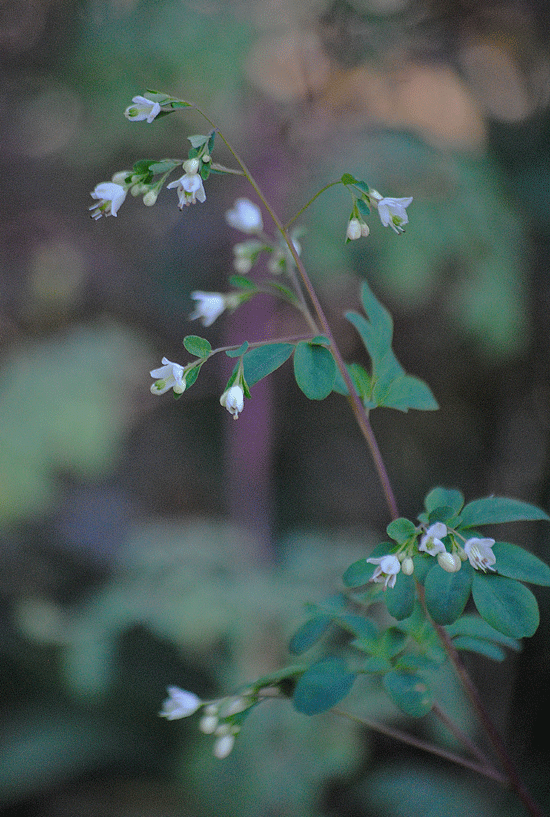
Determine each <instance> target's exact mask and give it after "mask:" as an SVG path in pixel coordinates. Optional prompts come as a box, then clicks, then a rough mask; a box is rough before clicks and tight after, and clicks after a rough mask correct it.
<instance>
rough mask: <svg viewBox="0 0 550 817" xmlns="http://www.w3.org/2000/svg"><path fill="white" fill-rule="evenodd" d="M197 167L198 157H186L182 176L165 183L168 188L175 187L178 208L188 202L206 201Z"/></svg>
mask: <svg viewBox="0 0 550 817" xmlns="http://www.w3.org/2000/svg"><path fill="white" fill-rule="evenodd" d="M199 168H200V162H199V160H198V159H187V160H186V161H185V162H184V163H183V169H184V170H185V173H184V174H183V176H181V177H180V178H179V179H176V180H175V181H173V182H170V184H167V185H166V187H167V189H168V190H170V189H172V188H173V187H176V188H177V190H176V192H177V194H178V198H179V204H178V207H179V208H180V210H183V208H184V207H188V206H189V205H190V204H196V202H197V201H200V202H203V201H206V193H205V192H204V185H203V183H202V177H201V175H200V173H199V172H198V171H199Z"/></svg>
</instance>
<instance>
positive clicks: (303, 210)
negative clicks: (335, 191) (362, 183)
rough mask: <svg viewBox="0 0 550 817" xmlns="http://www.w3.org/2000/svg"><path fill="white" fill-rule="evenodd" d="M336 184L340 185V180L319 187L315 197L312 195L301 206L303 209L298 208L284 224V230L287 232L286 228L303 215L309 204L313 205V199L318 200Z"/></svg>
mask: <svg viewBox="0 0 550 817" xmlns="http://www.w3.org/2000/svg"><path fill="white" fill-rule="evenodd" d="M336 184H342V180H341V179H338V180H337V181H335V182H329V183H328V184H326V185H325V186H324V187H321V189H320V190H318V191H317V193H315V195H314V196H312V197H311V198H310V200H309V201H307V202H306V203H305V204H304V206H303V207H300V209H299V210H298V212H297V213H295V214H294V215H293V216H292V218H291V219H290V221H287V223H286V224H285V230H288V228H289V227H290V225H291V224H294V222H295V221H296V219H297V218H298V216H301V215H302V213H305V211H306V210H307V208H308V207H309V206H310V204H313V202H314V201H315V199H318V198H319V196H320V195H321V194H322V193H324V192H325V190H328V189H329V188H330V187H334V186H335V185H336Z"/></svg>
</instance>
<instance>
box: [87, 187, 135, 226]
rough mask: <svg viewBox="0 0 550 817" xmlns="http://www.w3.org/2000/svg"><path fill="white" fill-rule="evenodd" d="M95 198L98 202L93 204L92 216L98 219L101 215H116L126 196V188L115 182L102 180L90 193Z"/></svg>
mask: <svg viewBox="0 0 550 817" xmlns="http://www.w3.org/2000/svg"><path fill="white" fill-rule="evenodd" d="M90 195H91V197H92V198H93V199H97V200H98V201H97V204H92V206H91V207H89V208H88V209H89V210H92V211H93V212H92V213H91V217H92V218H93V219H95V220H96V221H97V219H98V218H101V216H116V214H117V212H118V209H119V207H120V205H121V204H122V203H123V201H124V199H125V198H126V189H125V188H124V187H122V185H120V184H115V183H114V182H101V183H100V184H96V186H95V188H94V189H93V190H92V192H91V193H90Z"/></svg>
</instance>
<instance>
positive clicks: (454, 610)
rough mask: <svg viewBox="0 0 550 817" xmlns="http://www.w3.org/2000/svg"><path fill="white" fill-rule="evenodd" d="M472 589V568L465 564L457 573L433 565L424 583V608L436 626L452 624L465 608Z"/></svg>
mask: <svg viewBox="0 0 550 817" xmlns="http://www.w3.org/2000/svg"><path fill="white" fill-rule="evenodd" d="M471 588H472V568H471V567H470V565H469V564H468V563H467V562H465V563H464V564H463V565H462V567H461V568H460V570H459V571H458V572H457V573H447V571H446V570H443V568H441V567H440V566H439V565H438V564H435V565H434V566H433V567H432V569H431V570H430V572H429V573H428V575H427V576H426V581H425V582H424V589H425V591H426V606H427V608H428V612H429V614H430V615H431V617H432V618H433V620H434V621H435V622H436V624H452V623H453V621H456V620H457V618H459V616H461V615H462V611H463V610H464V607H465V606H466V602H467V601H468V599H469V597H470V591H471Z"/></svg>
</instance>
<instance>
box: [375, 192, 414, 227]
mask: <svg viewBox="0 0 550 817" xmlns="http://www.w3.org/2000/svg"><path fill="white" fill-rule="evenodd" d="M412 200H413V197H412V196H408V197H407V198H404V199H392V198H383V199H380V200H379V201H378V215H379V216H380V221H381V222H382V224H383V225H384V227H387V226H388V225H389V226H390V227H391V228H392V230H393V231H394V232H395V233H397V234H398V235H399V233H403V232H405V231H404V229H403V224H408V223H409V217H408V215H407V207H408V206H409V204H410V203H411V202H412Z"/></svg>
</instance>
